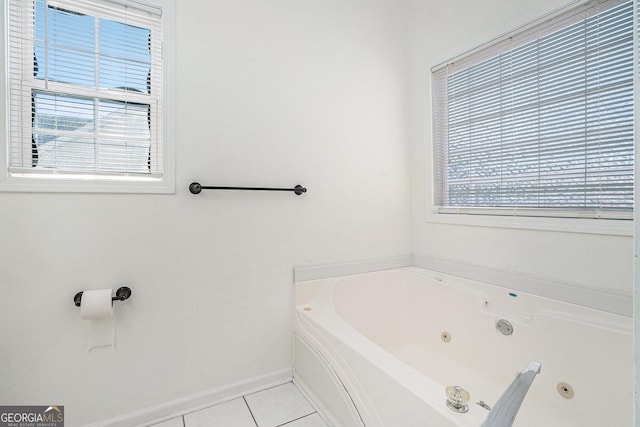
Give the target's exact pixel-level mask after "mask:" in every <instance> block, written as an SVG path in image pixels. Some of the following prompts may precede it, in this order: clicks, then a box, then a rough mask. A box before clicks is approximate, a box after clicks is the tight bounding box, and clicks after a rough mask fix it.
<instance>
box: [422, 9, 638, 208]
mask: <svg viewBox="0 0 640 427" xmlns="http://www.w3.org/2000/svg"><path fill="white" fill-rule="evenodd" d="M633 37H634V36H633V3H632V2H631V1H617V0H609V1H606V2H602V1H599V2H591V3H590V4H586V5H584V6H582V7H581V8H580V9H579V10H573V11H571V12H569V13H565V14H563V15H560V16H558V17H556V18H554V19H553V20H550V21H547V22H544V23H541V24H537V25H535V26H530V27H529V28H528V29H526V30H523V31H520V32H519V33H516V34H511V35H510V37H507V38H504V39H502V40H500V41H498V42H496V43H494V44H493V45H490V46H489V47H485V48H482V49H476V50H475V51H472V52H471V53H470V54H468V55H465V56H463V57H459V58H456V59H455V60H453V61H451V62H449V63H446V64H443V65H441V66H438V67H434V69H433V70H432V99H433V133H434V171H435V174H434V175H435V176H434V199H435V200H434V204H435V205H436V210H437V212H438V213H442V214H447V213H464V214H490V215H521V216H551V217H575V218H585V217H586V218H610V219H631V218H632V209H633V185H634V184H633V167H634V155H633V145H634V134H633V126H634V123H633V108H634V107H633V97H634V88H633V49H634V41H633Z"/></svg>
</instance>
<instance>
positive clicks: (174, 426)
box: [152, 417, 184, 427]
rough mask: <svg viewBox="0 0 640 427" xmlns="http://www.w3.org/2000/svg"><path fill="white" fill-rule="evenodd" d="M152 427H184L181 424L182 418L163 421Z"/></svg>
mask: <svg viewBox="0 0 640 427" xmlns="http://www.w3.org/2000/svg"><path fill="white" fill-rule="evenodd" d="M152 427H184V424H182V417H178V418H172V419H170V420H167V421H163V422H161V423H160V424H154V425H153V426H152Z"/></svg>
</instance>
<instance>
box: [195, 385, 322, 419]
mask: <svg viewBox="0 0 640 427" xmlns="http://www.w3.org/2000/svg"><path fill="white" fill-rule="evenodd" d="M245 399H246V400H247V403H248V404H249V408H250V409H251V413H252V414H253V417H254V418H255V420H256V422H257V423H258V426H259V427H276V426H279V425H282V424H284V423H287V422H289V421H291V420H295V419H296V418H302V417H304V416H306V415H309V414H312V413H314V412H315V410H314V409H313V408H312V407H311V405H309V402H307V400H306V399H305V398H304V396H303V395H302V393H300V391H299V390H298V389H297V388H296V386H294V385H293V383H286V384H283V385H281V386H277V387H273V388H269V389H267V390H263V391H259V392H257V393H254V394H250V395H247V396H245ZM187 427H190V426H189V425H187Z"/></svg>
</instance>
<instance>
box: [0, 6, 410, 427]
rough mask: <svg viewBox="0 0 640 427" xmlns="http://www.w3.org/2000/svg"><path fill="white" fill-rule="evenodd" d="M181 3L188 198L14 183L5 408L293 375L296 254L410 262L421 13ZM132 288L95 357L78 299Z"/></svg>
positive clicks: (2, 328) (6, 263)
mask: <svg viewBox="0 0 640 427" xmlns="http://www.w3.org/2000/svg"><path fill="white" fill-rule="evenodd" d="M176 7H177V20H176V27H177V34H176V51H177V53H176V61H177V63H176V76H177V80H176V99H175V107H176V122H175V130H176V146H177V150H176V151H177V152H176V156H177V163H176V169H177V191H176V194H175V195H117V194H103V195H90V194H33V193H32V194H7V193H4V194H0V242H1V243H0V289H1V295H0V313H2V321H0V379H1V380H0V402H2V403H3V404H48V403H51V404H62V405H65V412H66V415H67V423H68V425H69V426H77V425H82V424H86V423H89V422H95V421H98V420H104V419H107V418H110V417H113V416H116V415H119V414H123V413H127V412H130V411H134V410H137V409H140V408H145V407H148V406H151V405H155V404H159V403H161V402H164V401H168V400H171V399H176V398H179V397H183V396H187V395H190V394H194V393H198V392H201V391H206V390H210V389H214V388H217V387H221V386H224V385H225V384H230V383H233V382H236V381H240V380H244V379H247V378H250V377H253V376H258V375H262V374H265V373H270V372H274V371H277V370H280V369H283V368H287V367H290V365H291V312H292V307H293V283H292V277H293V273H292V268H293V266H294V265H304V264H318V263H329V262H339V261H349V260H356V259H365V258H376V257H387V256H395V255H402V254H408V253H410V250H411V245H410V220H409V217H410V209H409V201H410V200H409V175H408V172H407V169H406V162H407V153H406V148H407V144H406V135H405V129H406V123H405V120H406V105H405V103H406V102H405V101H406V96H405V95H406V88H405V84H406V72H407V60H406V59H407V57H408V53H407V46H408V43H407V39H406V37H407V32H406V28H407V26H406V12H407V9H406V7H403V6H402V4H401V3H399V2H390V1H384V0H324V1H315V0H273V1H269V2H265V1H262V0H237V1H222V0H212V1H208V0H207V1H205V0H179V1H176ZM194 180H195V181H199V182H201V183H203V184H209V185H261V186H289V185H295V184H303V185H305V186H307V188H308V189H309V192H308V193H307V194H305V195H303V196H295V195H293V194H289V193H248V192H244V193H237V192H211V191H210V192H207V191H204V192H203V193H202V194H200V195H198V196H193V195H191V194H190V193H189V192H188V191H187V187H188V184H189V183H190V182H191V181H194ZM124 283H126V284H129V285H130V286H131V288H132V289H133V297H132V299H131V300H129V301H127V302H125V303H119V304H117V307H116V316H117V322H118V326H117V349H116V350H115V351H110V350H107V351H101V350H98V351H94V352H92V353H87V351H86V333H87V330H86V328H87V325H86V324H85V323H84V322H83V321H82V320H81V319H80V315H79V310H78V309H77V308H76V307H74V306H73V302H72V298H73V295H74V294H75V293H76V292H77V291H79V290H82V289H95V288H103V287H114V288H115V287H117V286H119V285H120V284H124Z"/></svg>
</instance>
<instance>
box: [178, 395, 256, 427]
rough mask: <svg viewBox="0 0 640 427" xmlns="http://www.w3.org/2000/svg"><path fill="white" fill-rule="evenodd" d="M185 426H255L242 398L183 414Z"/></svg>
mask: <svg viewBox="0 0 640 427" xmlns="http://www.w3.org/2000/svg"><path fill="white" fill-rule="evenodd" d="M184 424H185V427H256V423H255V422H254V421H253V417H252V416H251V412H249V408H247V404H246V403H245V401H244V399H243V398H240V399H235V400H232V401H230V402H226V403H221V404H219V405H215V406H211V407H210V408H206V409H202V410H200V411H197V412H192V413H190V414H186V415H185V416H184Z"/></svg>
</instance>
